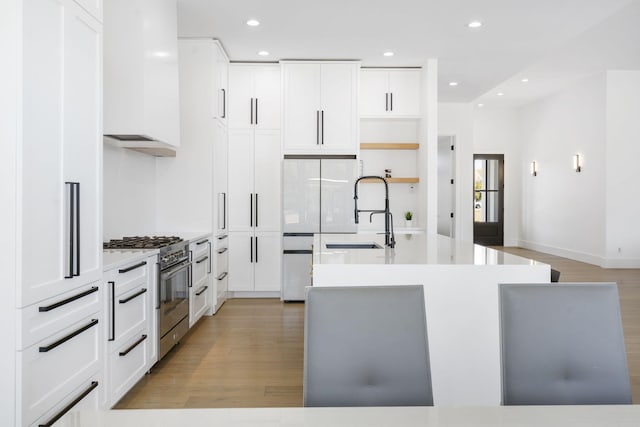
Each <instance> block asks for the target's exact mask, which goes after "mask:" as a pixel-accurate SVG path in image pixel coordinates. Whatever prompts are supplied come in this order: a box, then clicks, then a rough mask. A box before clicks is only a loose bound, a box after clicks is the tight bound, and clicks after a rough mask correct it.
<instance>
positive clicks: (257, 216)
mask: <svg viewBox="0 0 640 427" xmlns="http://www.w3.org/2000/svg"><path fill="white" fill-rule="evenodd" d="M257 227H258V193H256V228H257Z"/></svg>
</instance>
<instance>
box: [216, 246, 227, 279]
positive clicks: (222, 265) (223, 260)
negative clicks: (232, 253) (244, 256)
mask: <svg viewBox="0 0 640 427" xmlns="http://www.w3.org/2000/svg"><path fill="white" fill-rule="evenodd" d="M228 266H229V251H228V250H227V248H226V247H225V248H221V249H218V250H217V251H216V273H217V274H220V273H222V272H223V271H227V269H228Z"/></svg>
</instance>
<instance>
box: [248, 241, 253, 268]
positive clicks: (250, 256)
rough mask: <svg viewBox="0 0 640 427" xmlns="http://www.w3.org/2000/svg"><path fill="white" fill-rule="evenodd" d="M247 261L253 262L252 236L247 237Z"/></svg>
mask: <svg viewBox="0 0 640 427" xmlns="http://www.w3.org/2000/svg"><path fill="white" fill-rule="evenodd" d="M249 261H250V262H252V263H253V236H251V237H249Z"/></svg>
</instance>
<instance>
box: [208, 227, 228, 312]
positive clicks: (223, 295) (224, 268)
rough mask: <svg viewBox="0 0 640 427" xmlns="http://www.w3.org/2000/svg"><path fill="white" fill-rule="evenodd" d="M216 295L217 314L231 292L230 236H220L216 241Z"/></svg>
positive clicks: (214, 307)
mask: <svg viewBox="0 0 640 427" xmlns="http://www.w3.org/2000/svg"><path fill="white" fill-rule="evenodd" d="M214 242H215V245H214V246H215V255H214V258H215V260H216V261H215V270H214V271H215V282H214V283H215V286H214V288H215V293H214V295H212V296H213V307H212V311H213V313H216V312H217V311H218V310H219V309H220V307H221V306H222V304H224V302H225V301H226V300H227V292H228V290H229V235H228V234H220V235H218V236H216V238H215V240H214Z"/></svg>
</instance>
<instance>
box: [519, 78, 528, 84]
mask: <svg viewBox="0 0 640 427" xmlns="http://www.w3.org/2000/svg"><path fill="white" fill-rule="evenodd" d="M520 81H521V82H522V83H526V82H528V81H529V79H528V78H526V77H525V78H524V79H522V80H520Z"/></svg>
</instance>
